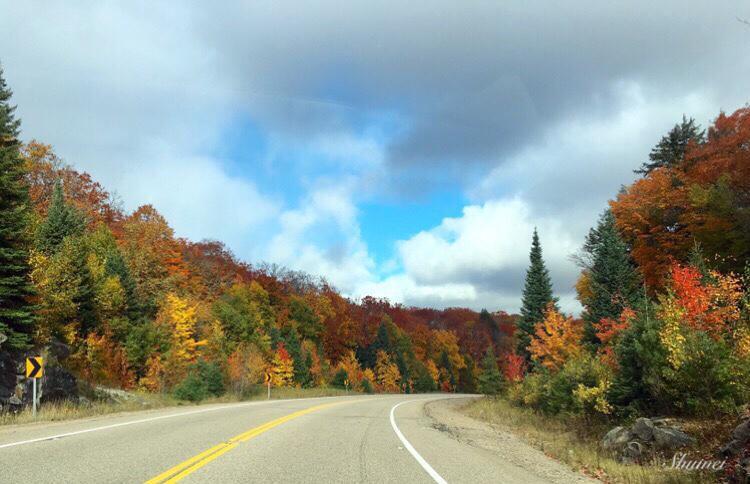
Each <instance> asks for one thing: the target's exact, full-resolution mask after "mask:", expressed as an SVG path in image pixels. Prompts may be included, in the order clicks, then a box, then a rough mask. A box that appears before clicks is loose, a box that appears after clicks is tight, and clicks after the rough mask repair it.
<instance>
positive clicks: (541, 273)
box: [517, 229, 557, 359]
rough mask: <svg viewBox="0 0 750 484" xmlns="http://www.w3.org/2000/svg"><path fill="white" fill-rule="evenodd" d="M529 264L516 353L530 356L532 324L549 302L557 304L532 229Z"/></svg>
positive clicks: (535, 232) (536, 236) (538, 320)
mask: <svg viewBox="0 0 750 484" xmlns="http://www.w3.org/2000/svg"><path fill="white" fill-rule="evenodd" d="M529 260H530V265H529V269H528V270H527V271H526V283H525V285H524V288H523V300H522V303H521V318H520V319H519V320H518V332H517V338H518V354H521V355H524V356H526V358H527V359H529V358H530V355H529V351H528V349H527V348H528V346H529V343H531V335H532V334H534V325H536V323H538V322H540V321H542V320H543V319H544V313H545V311H546V309H547V305H549V303H553V304H555V305H556V304H557V298H555V297H553V296H552V281H551V280H550V277H549V272H548V271H547V267H545V265H544V259H543V258H542V246H541V244H540V243H539V235H538V234H537V231H536V229H534V236H533V238H532V240H531V252H530V254H529Z"/></svg>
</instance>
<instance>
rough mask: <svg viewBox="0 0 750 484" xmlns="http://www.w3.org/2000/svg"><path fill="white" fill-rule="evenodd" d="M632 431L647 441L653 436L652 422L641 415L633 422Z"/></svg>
mask: <svg viewBox="0 0 750 484" xmlns="http://www.w3.org/2000/svg"><path fill="white" fill-rule="evenodd" d="M633 433H634V434H635V435H637V436H638V438H639V439H641V440H643V441H645V442H648V441H649V440H651V438H652V437H653V436H654V423H653V422H652V421H651V420H650V419H647V418H643V417H641V418H639V419H638V420H636V421H635V424H633Z"/></svg>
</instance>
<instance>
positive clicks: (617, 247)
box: [583, 210, 641, 346]
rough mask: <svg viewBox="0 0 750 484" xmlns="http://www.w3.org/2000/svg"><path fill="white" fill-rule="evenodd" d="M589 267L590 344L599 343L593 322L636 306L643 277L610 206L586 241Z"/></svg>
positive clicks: (586, 313) (586, 328)
mask: <svg viewBox="0 0 750 484" xmlns="http://www.w3.org/2000/svg"><path fill="white" fill-rule="evenodd" d="M584 252H586V253H587V254H586V257H585V258H584V260H586V261H588V267H586V268H584V270H588V271H589V281H590V282H589V284H590V286H589V288H590V290H591V297H590V299H589V300H588V301H586V302H587V304H586V310H585V311H584V313H583V320H584V331H585V333H584V336H585V340H586V342H587V343H588V344H590V345H594V346H596V345H598V344H599V339H598V338H597V336H596V329H595V328H594V323H597V322H599V321H601V320H602V319H604V318H609V319H617V318H618V317H619V316H620V313H622V310H623V309H624V308H625V307H630V308H633V307H634V305H635V303H636V302H637V301H638V300H639V298H640V296H641V278H640V275H639V274H638V270H637V269H636V266H635V263H634V262H633V260H632V259H631V257H630V249H629V247H628V245H627V244H626V243H625V241H624V240H623V239H622V237H621V236H620V233H619V231H618V230H617V226H616V225H615V217H614V215H612V212H611V211H610V210H607V211H606V212H604V213H603V214H602V216H601V217H600V218H599V223H598V224H597V226H596V228H594V229H592V230H591V231H590V232H589V234H588V236H587V237H586V243H585V245H584Z"/></svg>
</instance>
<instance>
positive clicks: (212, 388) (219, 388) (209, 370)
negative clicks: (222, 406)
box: [194, 360, 226, 397]
mask: <svg viewBox="0 0 750 484" xmlns="http://www.w3.org/2000/svg"><path fill="white" fill-rule="evenodd" d="M194 371H195V372H196V373H197V374H198V377H199V378H200V379H201V380H202V381H203V382H204V383H205V385H206V392H207V393H208V394H209V395H212V396H214V397H218V396H221V395H223V394H224V392H225V391H226V386H225V383H224V375H223V373H222V372H221V368H219V365H218V364H216V363H213V362H211V363H209V362H207V361H203V360H201V361H199V362H198V363H196V365H195V369H194Z"/></svg>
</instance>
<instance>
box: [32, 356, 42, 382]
mask: <svg viewBox="0 0 750 484" xmlns="http://www.w3.org/2000/svg"><path fill="white" fill-rule="evenodd" d="M29 362H30V363H31V366H33V367H34V368H32V369H31V373H29V378H36V377H37V375H38V374H39V372H40V371H41V370H42V365H40V364H39V360H37V359H36V358H29Z"/></svg>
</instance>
